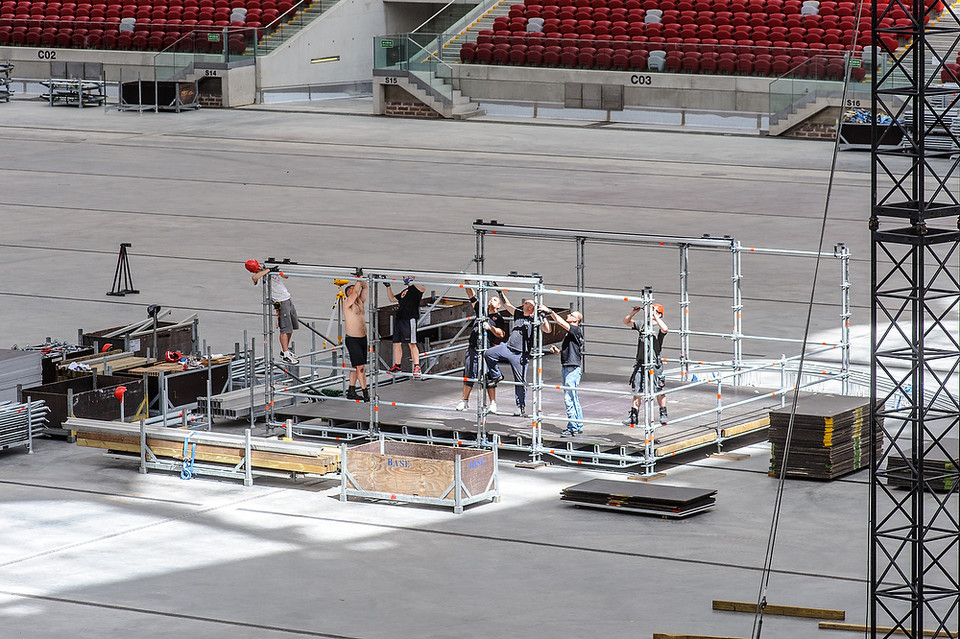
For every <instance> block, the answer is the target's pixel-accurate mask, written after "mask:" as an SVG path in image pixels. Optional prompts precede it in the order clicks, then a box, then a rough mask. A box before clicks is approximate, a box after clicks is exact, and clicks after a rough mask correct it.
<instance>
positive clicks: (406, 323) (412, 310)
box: [383, 275, 424, 379]
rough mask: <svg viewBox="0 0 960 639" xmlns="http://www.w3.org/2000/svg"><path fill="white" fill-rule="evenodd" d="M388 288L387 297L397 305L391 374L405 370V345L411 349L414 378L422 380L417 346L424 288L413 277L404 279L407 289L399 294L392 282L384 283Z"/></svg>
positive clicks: (408, 276)
mask: <svg viewBox="0 0 960 639" xmlns="http://www.w3.org/2000/svg"><path fill="white" fill-rule="evenodd" d="M383 284H384V286H386V287H387V297H388V298H390V301H391V302H394V303H395V304H396V305H397V310H396V314H395V315H394V323H393V366H391V367H390V372H391V373H399V372H400V371H401V370H403V366H402V362H403V344H406V345H407V347H408V348H409V349H410V359H411V360H413V378H414V379H420V378H421V374H422V373H421V372H420V348H419V347H418V346H417V322H418V321H419V319H420V300H422V299H423V291H424V287H423V286H421V285H420V284H417V283H416V282H414V280H413V277H412V276H410V275H407V276H405V277H404V278H403V285H404V286H405V287H406V288H404V289H403V290H402V291H400V293H399V294H397V293H394V292H393V288H392V287H391V286H390V282H384V283H383Z"/></svg>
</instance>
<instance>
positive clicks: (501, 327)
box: [456, 287, 507, 410]
mask: <svg viewBox="0 0 960 639" xmlns="http://www.w3.org/2000/svg"><path fill="white" fill-rule="evenodd" d="M467 295H468V296H469V302H470V304H471V305H472V306H473V313H474V324H473V330H472V331H470V340H469V342H468V343H467V353H466V355H465V356H464V358H463V395H462V397H461V399H460V401H459V402H457V406H456V408H457V410H466V409H467V408H468V407H469V406H470V392H471V391H472V390H473V380H474V379H476V378H477V375H478V374H479V369H480V351H481V349H485V348H492V347H493V346H496V345H497V344H499V343H500V342H502V341H503V338H504V337H505V336H506V334H507V320H506V318H505V317H503V316H502V315H500V298H499V297H497V296H493V297H490V299H488V300H487V312H486V314H485V315H481V314H480V300H479V299H477V296H476V293H475V292H474V290H473V289H472V288H469V287H468V288H467ZM481 331H482V332H481ZM481 335H485V339H484V341H485V343H484V344H481V343H480V337H481ZM495 397H496V391H495V390H494V388H493V387H492V386H490V387H488V388H487V398H488V400H489V401H490V402H493V400H494V399H495Z"/></svg>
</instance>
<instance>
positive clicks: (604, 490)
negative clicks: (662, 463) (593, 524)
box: [560, 479, 717, 519]
mask: <svg viewBox="0 0 960 639" xmlns="http://www.w3.org/2000/svg"><path fill="white" fill-rule="evenodd" d="M716 495H717V491H716V490H709V489H704V488H683V487H680V486H663V485H654V484H646V483H639V482H635V481H611V480H608V479H591V480H590V481H585V482H583V483H582V484H577V485H576V486H570V487H569V488H564V489H563V490H562V491H560V500H561V501H568V502H571V503H573V504H574V505H576V506H580V507H584V508H600V509H604V510H619V511H621V512H632V513H639V514H643V515H657V516H659V517H665V518H669V519H682V518H683V517H689V516H690V515H695V514H696V513H699V512H703V511H705V510H709V509H710V508H713V506H714V504H715V503H716V501H717V500H716Z"/></svg>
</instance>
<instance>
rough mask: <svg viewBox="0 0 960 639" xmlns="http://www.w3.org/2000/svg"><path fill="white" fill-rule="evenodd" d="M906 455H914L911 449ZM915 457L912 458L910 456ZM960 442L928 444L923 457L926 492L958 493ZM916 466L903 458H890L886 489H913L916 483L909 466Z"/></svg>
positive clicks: (949, 441) (954, 440) (949, 440)
mask: <svg viewBox="0 0 960 639" xmlns="http://www.w3.org/2000/svg"><path fill="white" fill-rule="evenodd" d="M904 453H905V454H906V455H911V452H910V450H909V449H907V450H905V451H904ZM911 457H912V455H911ZM958 461H960V440H958V439H944V440H942V441H941V442H940V445H939V446H937V445H934V444H933V443H932V442H929V443H928V444H927V452H926V454H924V456H923V476H924V479H925V480H926V490H928V491H933V492H937V493H948V492H950V491H952V490H956V489H957V487H958V484H960V471H958ZM912 463H913V462H912V461H911V459H910V458H907V457H905V456H903V455H890V456H889V457H888V458H887V470H888V471H889V472H888V474H887V485H888V486H895V487H899V488H911V487H912V486H913V482H912V481H910V480H909V477H910V466H911V464H912Z"/></svg>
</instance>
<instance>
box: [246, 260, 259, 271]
mask: <svg viewBox="0 0 960 639" xmlns="http://www.w3.org/2000/svg"><path fill="white" fill-rule="evenodd" d="M243 266H244V268H246V269H247V270H248V271H250V272H251V273H259V272H260V262H258V261H257V260H247V261H246V262H244V263H243Z"/></svg>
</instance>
